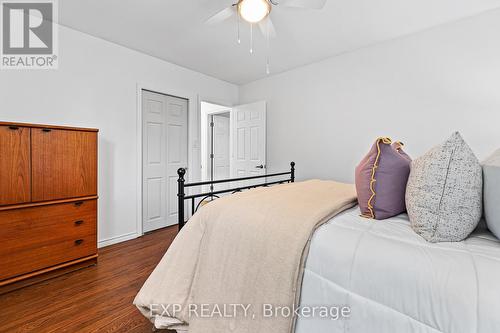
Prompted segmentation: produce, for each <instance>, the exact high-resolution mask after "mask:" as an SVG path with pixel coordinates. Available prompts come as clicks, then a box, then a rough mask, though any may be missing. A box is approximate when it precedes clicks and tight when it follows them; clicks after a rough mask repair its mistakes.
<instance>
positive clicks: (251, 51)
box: [250, 23, 253, 54]
mask: <svg viewBox="0 0 500 333" xmlns="http://www.w3.org/2000/svg"><path fill="white" fill-rule="evenodd" d="M250 53H252V54H253V24H252V23H250Z"/></svg>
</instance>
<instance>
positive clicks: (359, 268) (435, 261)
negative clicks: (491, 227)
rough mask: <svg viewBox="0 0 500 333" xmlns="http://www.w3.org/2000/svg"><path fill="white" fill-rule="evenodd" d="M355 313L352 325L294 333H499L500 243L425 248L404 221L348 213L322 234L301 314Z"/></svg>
mask: <svg viewBox="0 0 500 333" xmlns="http://www.w3.org/2000/svg"><path fill="white" fill-rule="evenodd" d="M328 304H329V305H332V306H337V305H349V306H350V307H351V314H350V318H349V319H345V320H337V321H334V320H331V319H320V318H307V319H306V318H304V317H302V318H299V319H298V322H297V328H296V333H323V332H324V333H327V332H328V333H335V332H351V333H365V332H366V333H377V332H380V333H391V332H394V333H402V332H448V333H459V332H460V333H462V332H463V333H472V332H481V333H492V332H500V242H499V241H498V240H497V239H496V238H494V237H493V236H491V234H489V232H487V231H484V230H483V231H476V232H475V233H474V234H473V235H472V236H471V237H470V238H468V239H467V240H466V241H464V242H460V243H438V244H431V243H427V242H426V241H425V240H424V239H423V238H421V237H420V236H418V235H417V234H415V233H414V232H413V231H412V230H411V228H410V225H409V221H408V218H407V216H406V215H400V216H399V217H396V218H391V219H388V220H384V221H373V220H367V219H364V218H361V217H359V209H358V208H357V207H356V208H354V209H351V210H348V211H346V212H344V213H342V214H340V215H338V216H336V217H335V218H333V219H332V220H331V221H330V222H329V223H327V224H325V225H323V226H322V227H321V228H320V229H318V230H317V231H316V233H315V235H314V237H313V239H312V243H311V249H310V253H309V256H308V259H307V263H306V270H305V275H304V281H303V287H302V298H301V306H319V305H328Z"/></svg>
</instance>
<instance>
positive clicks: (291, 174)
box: [290, 162, 295, 183]
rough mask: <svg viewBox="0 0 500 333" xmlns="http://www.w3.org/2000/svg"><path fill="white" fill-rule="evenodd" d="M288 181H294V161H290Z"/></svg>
mask: <svg viewBox="0 0 500 333" xmlns="http://www.w3.org/2000/svg"><path fill="white" fill-rule="evenodd" d="M290 183H295V162H290Z"/></svg>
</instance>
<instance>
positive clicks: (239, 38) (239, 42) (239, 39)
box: [236, 13, 241, 44]
mask: <svg viewBox="0 0 500 333" xmlns="http://www.w3.org/2000/svg"><path fill="white" fill-rule="evenodd" d="M236 15H238V44H241V37H240V14H239V13H237V14H236Z"/></svg>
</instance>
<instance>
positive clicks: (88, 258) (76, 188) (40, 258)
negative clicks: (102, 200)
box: [0, 122, 98, 293]
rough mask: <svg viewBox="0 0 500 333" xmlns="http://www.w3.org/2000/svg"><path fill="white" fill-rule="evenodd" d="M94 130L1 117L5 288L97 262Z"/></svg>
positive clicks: (0, 266) (0, 263) (0, 277)
mask: <svg viewBox="0 0 500 333" xmlns="http://www.w3.org/2000/svg"><path fill="white" fill-rule="evenodd" d="M97 133H98V130H96V129H88V128H72V127H62V126H45V125H33V124H19V123H5V122H0V293H2V292H6V291H9V290H13V289H16V288H19V287H22V286H24V285H28V284H32V283H34V282H38V281H41V280H45V279H47V278H50V277H53V276H56V275H60V274H63V273H66V272H68V271H71V270H75V269H79V268H82V267H86V266H89V265H93V264H95V263H96V262H97Z"/></svg>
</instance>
